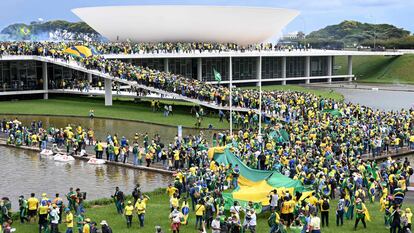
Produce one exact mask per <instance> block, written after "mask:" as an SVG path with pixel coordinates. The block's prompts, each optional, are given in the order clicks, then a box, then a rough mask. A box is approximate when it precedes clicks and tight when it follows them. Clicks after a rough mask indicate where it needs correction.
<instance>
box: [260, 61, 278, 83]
mask: <svg viewBox="0 0 414 233" xmlns="http://www.w3.org/2000/svg"><path fill="white" fill-rule="evenodd" d="M274 78H282V58H281V57H262V79H274Z"/></svg>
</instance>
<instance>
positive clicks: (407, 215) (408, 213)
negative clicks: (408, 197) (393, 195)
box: [402, 208, 413, 232]
mask: <svg viewBox="0 0 414 233" xmlns="http://www.w3.org/2000/svg"><path fill="white" fill-rule="evenodd" d="M404 218H405V219H407V224H406V225H405V226H404V227H403V231H402V232H411V222H412V218H413V213H411V209H410V208H406V209H405V212H404ZM408 229H409V230H410V231H408Z"/></svg>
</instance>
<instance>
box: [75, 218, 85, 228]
mask: <svg viewBox="0 0 414 233" xmlns="http://www.w3.org/2000/svg"><path fill="white" fill-rule="evenodd" d="M83 220H84V218H83V216H82V215H76V227H77V228H78V229H80V230H82V228H83Z"/></svg>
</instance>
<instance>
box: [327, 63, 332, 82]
mask: <svg viewBox="0 0 414 233" xmlns="http://www.w3.org/2000/svg"><path fill="white" fill-rule="evenodd" d="M327 76H328V83H331V82H332V77H331V76H332V56H328V75H327Z"/></svg>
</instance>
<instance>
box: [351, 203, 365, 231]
mask: <svg viewBox="0 0 414 233" xmlns="http://www.w3.org/2000/svg"><path fill="white" fill-rule="evenodd" d="M355 211H356V218H355V226H354V230H356V228H357V226H358V223H359V221H361V222H362V224H363V225H364V228H367V224H366V223H365V205H364V203H362V201H361V198H358V199H357V200H356V205H355Z"/></svg>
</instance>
